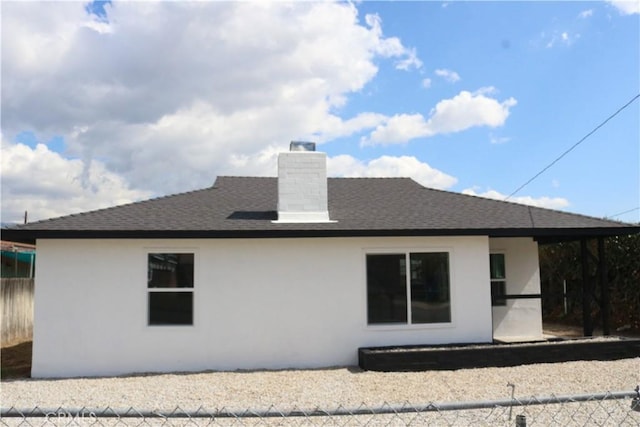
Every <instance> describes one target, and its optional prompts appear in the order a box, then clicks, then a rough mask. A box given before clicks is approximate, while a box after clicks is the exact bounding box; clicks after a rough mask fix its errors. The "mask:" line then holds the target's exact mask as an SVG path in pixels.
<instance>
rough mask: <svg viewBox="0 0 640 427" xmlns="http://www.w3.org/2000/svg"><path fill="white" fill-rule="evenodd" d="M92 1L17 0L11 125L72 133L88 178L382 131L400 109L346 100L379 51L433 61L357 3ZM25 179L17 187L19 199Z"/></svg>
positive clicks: (11, 8) (11, 133) (398, 59)
mask: <svg viewBox="0 0 640 427" xmlns="http://www.w3.org/2000/svg"><path fill="white" fill-rule="evenodd" d="M84 6H85V5H84V4H83V3H82V2H58V3H56V2H44V3H34V2H7V3H6V4H4V3H3V6H2V8H3V10H2V15H1V19H2V27H3V34H11V35H12V36H11V37H5V38H3V41H2V61H1V66H2V84H3V87H2V119H3V120H2V121H3V123H2V127H3V134H4V135H5V137H6V138H8V139H9V140H13V138H14V137H15V135H17V134H18V133H20V132H21V131H25V130H27V131H32V132H34V133H35V134H36V136H37V137H38V138H40V139H45V138H48V137H51V136H55V135H59V136H62V137H63V138H64V142H65V145H66V152H65V155H68V156H72V157H74V158H77V159H81V160H73V161H70V160H66V161H69V162H72V163H71V164H73V165H74V168H75V167H77V166H76V165H77V164H83V165H84V167H83V168H82V169H81V170H82V171H83V172H82V173H80V175H79V179H81V180H82V179H85V178H86V177H88V176H89V177H90V176H93V175H92V174H94V173H95V171H94V169H96V170H99V172H100V173H103V174H114V175H113V178H114V179H115V177H116V176H117V177H119V179H121V180H122V181H121V184H122V186H127V185H128V186H129V188H131V189H132V191H139V192H141V193H145V194H146V193H147V192H149V193H153V194H167V193H173V192H177V191H183V190H188V189H192V188H198V187H204V186H207V185H210V184H211V183H212V182H213V180H214V178H215V176H216V175H218V174H220V173H232V172H233V171H232V170H231V169H232V165H233V164H236V165H239V164H242V162H243V161H244V162H245V163H244V165H245V166H244V169H243V171H245V172H246V173H247V174H253V173H262V172H261V171H262V170H263V169H262V168H263V167H264V166H263V165H264V162H261V160H260V159H262V158H263V157H264V156H265V155H266V154H265V153H267V152H269V150H272V149H274V148H273V147H276V148H278V149H280V148H282V149H286V146H287V144H288V141H289V140H290V139H311V140H316V141H320V142H322V141H327V140H329V139H331V138H336V137H341V136H348V135H351V134H354V133H358V132H361V131H362V130H368V129H373V128H375V127H376V126H378V125H379V124H380V123H382V122H383V121H384V120H385V119H386V118H385V117H384V116H382V115H380V114H376V113H373V112H366V111H365V112H362V113H360V114H358V115H357V116H355V117H352V118H348V119H345V118H342V117H340V116H338V115H337V114H336V113H335V111H336V110H338V109H339V108H340V107H342V106H344V105H345V103H346V102H347V100H348V97H349V95H350V94H352V93H354V92H358V91H360V90H362V89H363V88H364V87H365V86H366V85H367V84H368V83H369V82H371V81H372V79H373V78H374V77H375V76H376V73H377V72H378V68H377V65H376V64H377V63H378V62H380V61H383V60H389V61H392V63H393V64H394V66H395V67H396V68H398V69H407V70H408V69H415V68H419V67H420V66H421V61H420V59H419V58H418V57H417V54H416V51H415V49H412V48H410V47H406V46H404V45H403V44H402V42H401V40H400V39H399V38H397V37H386V36H385V35H384V34H383V31H382V20H381V19H380V18H379V17H378V16H376V15H367V16H365V17H364V19H363V21H364V22H360V20H359V19H360V17H359V16H358V11H357V9H356V7H355V6H354V5H353V4H349V3H346V2H345V3H329V2H295V3H284V2H113V3H112V4H110V5H109V6H108V7H107V8H106V10H107V14H108V15H107V18H106V20H100V19H96V18H95V17H93V16H92V15H89V14H88V13H87V12H86V10H85V7H84ZM265 35H268V37H267V36H265ZM96 159H99V161H98V160H96ZM243 159H244V160H243ZM61 161H64V159H63V158H61ZM234 162H235V163H234ZM100 168H103V169H102V170H100ZM74 170H75V169H74ZM58 173H61V172H60V170H58ZM109 176H111V175H109ZM3 177H4V176H3ZM28 178H29V176H28V175H26V176H25V179H28ZM16 182H18V181H17V180H13V181H6V182H4V181H3V191H5V193H7V194H9V193H10V194H12V195H13V197H18V196H19V192H18V190H17V189H15V190H14V188H13V186H14V185H17V184H16ZM16 188H17V187H16ZM42 197H43V198H44V199H46V197H45V196H42ZM51 204H52V205H51V206H54V205H55V207H52V208H51V209H52V211H56V212H59V211H60V209H63V208H64V203H60V201H59V200H57V199H53V198H52V200H51ZM2 208H3V212H5V204H4V203H3V207H2ZM6 212H8V211H6ZM7 215H8V214H7Z"/></svg>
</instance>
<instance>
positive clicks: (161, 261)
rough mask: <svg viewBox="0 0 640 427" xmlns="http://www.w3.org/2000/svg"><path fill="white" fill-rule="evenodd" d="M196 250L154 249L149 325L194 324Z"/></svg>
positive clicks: (150, 269) (149, 276)
mask: <svg viewBox="0 0 640 427" xmlns="http://www.w3.org/2000/svg"><path fill="white" fill-rule="evenodd" d="M193 258H194V256H193V254H192V253H150V254H149V256H148V262H147V266H148V267H147V289H148V294H149V295H148V298H149V325H193Z"/></svg>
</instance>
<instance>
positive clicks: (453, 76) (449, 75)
mask: <svg viewBox="0 0 640 427" xmlns="http://www.w3.org/2000/svg"><path fill="white" fill-rule="evenodd" d="M434 73H435V75H436V76H438V77H442V78H443V79H445V80H446V81H448V82H449V83H455V82H457V81H460V75H459V74H458V73H456V72H455V71H452V70H447V69H446V68H440V69H437V70H435V71H434Z"/></svg>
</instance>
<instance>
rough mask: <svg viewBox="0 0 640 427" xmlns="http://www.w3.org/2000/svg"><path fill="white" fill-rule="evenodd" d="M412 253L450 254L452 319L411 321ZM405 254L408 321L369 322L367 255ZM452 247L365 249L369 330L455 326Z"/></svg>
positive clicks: (365, 284)
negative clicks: (438, 321) (435, 321)
mask: <svg viewBox="0 0 640 427" xmlns="http://www.w3.org/2000/svg"><path fill="white" fill-rule="evenodd" d="M412 253H447V254H448V256H449V306H450V307H449V310H450V313H449V315H450V321H449V322H441V323H411V314H412V313H411V270H410V263H411V261H410V256H411V254H412ZM402 254H404V256H405V268H408V270H407V274H405V281H406V283H405V286H407V289H406V292H407V294H406V295H407V322H406V323H369V322H368V320H367V318H368V283H367V255H402ZM454 255H455V252H454V249H453V248H452V247H439V246H438V247H422V246H418V247H389V248H365V249H364V250H363V266H364V268H363V272H364V274H363V276H364V278H363V282H364V286H363V288H364V323H365V329H368V330H413V329H442V328H453V327H455V326H456V325H455V310H454V307H455V299H454V295H455V292H454V288H455V279H454V270H455V268H454V258H455V256H454Z"/></svg>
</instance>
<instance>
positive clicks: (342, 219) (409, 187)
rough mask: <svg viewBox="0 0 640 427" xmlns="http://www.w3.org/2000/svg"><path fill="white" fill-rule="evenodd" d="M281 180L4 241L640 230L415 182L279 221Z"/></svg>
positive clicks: (255, 181)
mask: <svg viewBox="0 0 640 427" xmlns="http://www.w3.org/2000/svg"><path fill="white" fill-rule="evenodd" d="M277 191H278V189H277V179H276V178H246V177H219V178H218V179H217V180H216V182H215V183H214V185H213V186H212V187H210V188H206V189H202V190H198V191H192V192H187V193H182V194H176V195H172V196H167V197H162V198H157V199H152V200H147V201H142V202H137V203H132V204H128V205H122V206H116V207H112V208H107V209H102V210H97V211H91V212H86V213H81V214H77V215H70V216H65V217H61V218H55V219H50V220H45V221H38V222H33V223H29V224H26V225H21V226H17V227H15V228H9V229H4V230H3V231H2V232H3V238H6V239H11V240H16V241H22V242H33V241H34V240H35V239H39V238H234V237H331V236H336V237H342V236H416V235H422V236H445V235H488V236H491V237H501V236H503V237H516V236H527V237H536V238H548V237H554V238H567V237H575V236H581V237H595V236H607V235H622V234H632V233H637V232H640V227H639V226H637V225H631V224H625V223H620V222H616V221H610V220H604V219H598V218H592V217H587V216H583V215H576V214H571V213H566V212H559V211H554V210H549V209H542V208H536V207H531V206H526V205H521V204H516V203H509V202H502V201H497V200H492V199H485V198H481V197H476V196H468V195H463V194H459V193H452V192H447V191H441V190H434V189H430V188H425V187H423V186H421V185H420V184H418V183H416V182H415V181H413V180H411V179H409V178H329V180H328V193H329V214H330V218H331V220H333V221H336V222H331V223H273V222H272V221H273V220H276V219H277V206H276V205H277V200H278V196H277Z"/></svg>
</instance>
